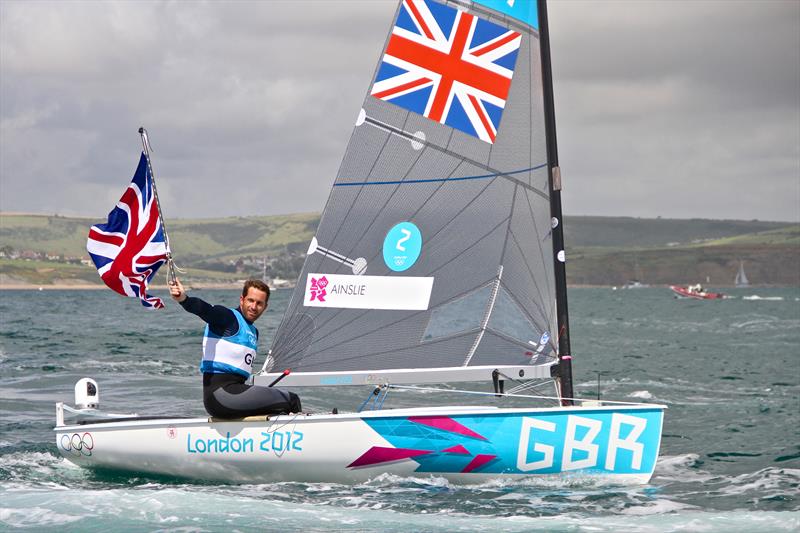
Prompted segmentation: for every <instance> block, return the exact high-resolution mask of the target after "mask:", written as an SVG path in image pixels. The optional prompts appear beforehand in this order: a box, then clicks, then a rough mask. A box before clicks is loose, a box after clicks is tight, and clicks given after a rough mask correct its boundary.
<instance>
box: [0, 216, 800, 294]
mask: <svg viewBox="0 0 800 533" xmlns="http://www.w3.org/2000/svg"><path fill="white" fill-rule="evenodd" d="M99 222H101V221H100V220H94V219H88V218H75V217H62V216H57V215H53V216H47V215H12V214H2V213H0V286H12V285H14V284H15V283H28V284H49V283H54V282H57V283H67V284H70V283H72V284H79V283H81V284H86V283H90V284H91V283H99V279H98V277H97V273H96V271H95V270H94V268H93V267H92V266H91V265H86V264H80V259H81V258H83V259H84V261H85V260H86V259H88V254H87V253H86V248H85V246H86V236H87V234H88V231H89V227H90V226H91V225H92V224H95V223H99ZM318 222H319V215H318V214H315V213H304V214H292V215H279V216H263V217H229V218H218V219H197V220H187V219H174V220H170V219H168V220H167V221H166V226H167V229H168V231H169V235H170V241H171V245H172V250H173V254H174V257H175V258H176V261H177V263H178V264H179V265H180V266H182V267H185V268H187V269H188V270H189V273H188V274H187V276H188V277H186V278H185V279H187V280H189V281H191V282H197V283H224V282H229V281H232V280H235V279H241V278H243V277H246V276H250V275H261V273H262V269H263V265H264V261H265V258H266V261H267V274H268V275H269V276H270V277H273V278H284V279H289V280H293V279H295V278H296V276H297V274H298V272H299V269H300V267H301V265H302V261H303V258H304V256H305V250H306V247H307V246H308V242H309V240H310V239H311V237H312V236H313V235H314V232H315V229H316V226H317V224H318ZM565 222H566V224H565V227H566V228H567V229H566V235H565V240H566V243H567V257H568V264H567V276H568V281H569V283H572V284H588V285H620V284H623V283H625V282H626V281H628V280H631V279H641V280H642V281H643V282H645V283H650V284H672V283H694V282H697V281H703V282H705V281H706V279H710V280H711V284H712V285H713V284H716V285H717V286H726V285H730V284H732V283H733V278H734V275H735V273H736V270H737V269H738V265H739V261H744V264H745V269H746V271H747V274H748V277H749V278H750V280H751V282H752V283H754V284H764V285H800V268H798V265H800V224H787V223H785V222H761V221H756V220H752V221H742V220H704V219H692V220H675V219H641V218H631V217H578V216H573V217H568V218H567V219H566V221H565Z"/></svg>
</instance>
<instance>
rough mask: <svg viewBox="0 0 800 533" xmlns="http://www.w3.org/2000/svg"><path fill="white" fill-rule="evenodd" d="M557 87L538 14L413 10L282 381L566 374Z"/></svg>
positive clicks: (298, 295)
mask: <svg viewBox="0 0 800 533" xmlns="http://www.w3.org/2000/svg"><path fill="white" fill-rule="evenodd" d="M509 4H510V5H509ZM542 85H543V80H542V67H541V59H540V39H539V27H538V18H537V6H536V2H535V1H521V0H517V2H506V1H499V0H476V1H475V2H454V1H448V2H446V3H440V2H437V1H434V0H404V1H403V2H401V4H400V6H399V8H398V10H397V13H396V15H395V19H394V22H393V24H392V28H391V31H390V35H389V38H388V39H387V41H386V44H385V47H384V50H383V52H382V54H381V56H380V60H379V61H378V66H377V68H376V70H375V74H374V76H373V82H372V84H371V86H370V90H369V91H368V94H367V96H366V98H365V100H364V103H363V105H362V109H361V111H360V112H359V115H358V119H357V121H356V125H355V128H354V130H353V133H352V136H351V138H350V142H349V144H348V146H347V150H346V153H345V155H344V159H343V161H342V163H341V167H340V168H339V172H338V174H337V176H336V180H335V182H334V184H333V187H332V191H331V194H330V197H329V198H328V202H327V204H326V206H325V209H324V212H323V214H322V218H321V221H320V224H319V227H318V229H317V233H316V235H315V237H314V239H313V241H312V243H311V245H310V246H309V250H308V256H307V258H306V261H305V264H304V266H303V269H302V273H301V274H300V277H299V280H298V284H297V287H296V289H295V291H294V294H293V295H292V298H291V301H290V303H289V305H288V308H287V311H286V314H285V316H284V318H283V321H282V323H281V324H280V327H279V328H278V331H277V332H276V335H275V338H274V339H273V343H272V347H271V351H270V357H269V359H268V365H267V367H268V369H272V370H282V369H284V368H291V369H292V372H293V373H298V372H300V373H302V372H342V371H359V370H384V369H418V370H420V371H424V369H448V368H450V369H456V368H464V367H474V366H486V365H533V366H541V367H545V369H546V367H548V366H550V365H552V364H554V363H555V362H556V361H557V353H558V351H557V342H558V327H557V319H556V313H557V312H556V288H555V275H556V274H555V272H554V248H553V227H555V226H556V225H557V223H558V221H557V218H553V215H552V214H551V205H550V202H551V193H550V186H549V183H548V180H549V168H548V153H547V141H546V134H545V105H544V97H543V91H542ZM559 215H560V213H559ZM559 229H560V228H559ZM542 375H544V373H543V374H542ZM547 375H549V372H548V374H547Z"/></svg>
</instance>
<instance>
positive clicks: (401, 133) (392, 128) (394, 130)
mask: <svg viewBox="0 0 800 533" xmlns="http://www.w3.org/2000/svg"><path fill="white" fill-rule="evenodd" d="M364 123H365V124H369V125H371V126H373V127H375V128H378V129H381V130H384V131H387V130H388V131H389V132H390V133H393V134H394V135H397V136H399V137H403V138H405V139H407V140H408V141H409V142H411V141H414V142H418V143H422V144H423V145H425V146H426V147H428V148H431V149H433V150H436V151H438V152H441V153H443V154H445V155H448V156H450V157H453V158H455V159H459V160H461V161H464V162H467V163H469V164H471V165H474V166H476V167H478V168H481V169H483V170H485V171H487V172H489V173H490V174H489V175H487V176H476V177H473V178H472V179H479V178H480V177H501V178H505V179H507V180H509V181H511V182H513V183H517V184H519V185H520V186H522V187H524V188H526V189H529V190H531V191H533V192H535V193H536V194H538V195H539V196H541V197H542V198H544V199H545V200H549V199H550V196H549V194H548V193H545V192H542V191H540V190H538V189H536V188H534V187H532V186H531V185H529V184H527V183H525V182H524V181H520V180H518V179H516V178H512V177H511V174H519V173H520V172H530V171H532V170H538V169H540V168H545V167H547V163H543V164H541V165H537V166H534V167H531V168H528V169H523V170H514V171H511V172H500V171H498V170H497V169H494V168H492V167H490V166H488V165H487V164H485V163H481V162H479V161H476V160H474V159H470V158H468V157H466V156H465V155H464V154H459V153H457V152H454V151H452V150H450V149H449V148H444V147H442V146H438V145H436V144H433V143H430V142H428V141H427V140H426V141H423V140H421V139H417V138H416V137H414V136H413V135H411V134H409V133H408V132H407V131H404V130H402V129H400V128H397V127H395V126H392V125H390V124H386V123H385V122H381V121H379V120H376V119H374V118H372V117H366V118H365V119H364ZM454 179H464V178H454ZM433 181H438V180H433ZM387 183H388V182H387ZM404 183H412V181H409V182H404ZM372 184H375V185H383V183H381V182H364V183H357V184H356V183H353V184H352V185H372ZM348 185H351V184H349V183H334V184H333V186H334V187H345V186H348Z"/></svg>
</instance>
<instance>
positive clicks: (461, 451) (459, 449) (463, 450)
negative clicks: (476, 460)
mask: <svg viewBox="0 0 800 533" xmlns="http://www.w3.org/2000/svg"><path fill="white" fill-rule="evenodd" d="M442 453H457V454H460V455H470V453H469V450H468V449H466V448H464V447H463V446H462V445H460V444H456V445H455V446H451V447H449V448H447V449H446V450H442Z"/></svg>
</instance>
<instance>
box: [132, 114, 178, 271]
mask: <svg viewBox="0 0 800 533" xmlns="http://www.w3.org/2000/svg"><path fill="white" fill-rule="evenodd" d="M139 135H141V137H142V148H143V149H144V157H145V159H147V170H148V171H150V179H151V180H152V182H153V198H155V200H156V208H157V209H158V221H159V223H161V229H162V230H163V231H164V246H165V247H166V248H167V276H168V279H169V282H170V283H175V282H176V278H175V265H174V263H173V261H172V249H171V248H170V247H169V236H168V235H167V225H166V224H164V215H163V214H162V213H161V202H159V201H158V190H157V189H156V174H155V172H153V164H152V163H151V162H150V151H151V150H152V147H151V146H150V139H148V137H147V130H146V129H144V128H143V127H140V128H139Z"/></svg>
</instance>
